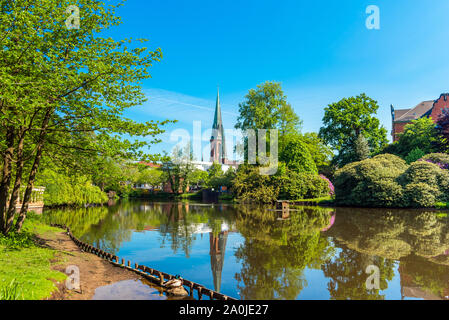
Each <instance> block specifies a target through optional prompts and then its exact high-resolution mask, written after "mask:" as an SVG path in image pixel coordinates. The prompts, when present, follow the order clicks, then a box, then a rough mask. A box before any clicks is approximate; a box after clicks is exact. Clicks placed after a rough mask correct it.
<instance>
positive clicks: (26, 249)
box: [0, 215, 66, 300]
mask: <svg viewBox="0 0 449 320" xmlns="http://www.w3.org/2000/svg"><path fill="white" fill-rule="evenodd" d="M60 231H61V230H60V229H58V228H53V227H50V226H48V225H45V224H44V223H43V222H41V221H40V219H39V218H38V217H37V216H34V215H31V217H30V219H27V220H26V221H25V225H24V230H23V232H22V233H21V234H13V235H11V236H8V237H4V236H0V300H17V299H20V300H41V299H46V298H49V297H50V296H51V294H52V292H53V291H54V290H56V289H57V288H56V285H55V282H54V281H57V282H62V281H65V279H66V275H65V274H63V273H61V272H58V271H55V270H52V268H51V266H52V264H54V263H53V262H54V261H55V259H56V258H57V254H58V251H55V250H52V249H49V248H46V247H45V246H44V245H43V244H41V243H39V240H38V238H37V236H38V235H45V237H47V238H51V237H52V235H54V234H55V233H56V232H60Z"/></svg>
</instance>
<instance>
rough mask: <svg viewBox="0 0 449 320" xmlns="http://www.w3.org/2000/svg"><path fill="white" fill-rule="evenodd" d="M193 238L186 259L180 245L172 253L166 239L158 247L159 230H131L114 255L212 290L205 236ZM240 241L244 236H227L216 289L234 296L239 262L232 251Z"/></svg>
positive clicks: (206, 235) (235, 295) (241, 241)
mask: <svg viewBox="0 0 449 320" xmlns="http://www.w3.org/2000/svg"><path fill="white" fill-rule="evenodd" d="M195 237H196V240H195V241H193V245H192V250H191V252H190V255H189V258H186V256H185V253H184V252H183V250H182V249H181V248H180V249H179V250H177V252H176V253H174V252H173V250H172V249H171V247H170V245H171V243H170V242H169V240H168V239H166V243H165V245H164V247H161V235H160V234H159V232H156V231H147V232H135V233H133V236H132V238H131V240H130V241H128V242H124V243H122V246H121V248H120V250H119V252H118V253H117V256H119V257H120V258H124V259H125V260H131V261H132V262H133V263H134V262H135V263H139V264H143V265H146V266H148V267H151V268H154V269H157V270H161V271H164V272H166V273H169V274H173V275H176V274H180V275H182V277H183V278H185V279H188V280H191V281H194V282H197V283H199V284H202V285H204V286H206V287H208V288H211V289H213V288H214V283H213V278H212V271H211V265H210V255H209V251H210V244H209V235H208V234H198V235H196V236H195ZM243 242H244V238H243V237H242V236H241V235H240V234H238V233H230V234H229V236H228V241H227V246H226V252H225V260H224V266H223V271H222V280H221V290H220V291H221V292H222V293H224V294H228V295H230V296H234V297H238V295H237V292H236V289H235V288H236V286H237V281H236V280H235V279H234V275H235V273H238V272H239V271H240V264H239V263H238V262H237V260H236V258H235V256H234V254H233V253H234V248H236V247H237V246H238V245H239V244H241V243H243Z"/></svg>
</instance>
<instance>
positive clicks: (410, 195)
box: [404, 182, 440, 208]
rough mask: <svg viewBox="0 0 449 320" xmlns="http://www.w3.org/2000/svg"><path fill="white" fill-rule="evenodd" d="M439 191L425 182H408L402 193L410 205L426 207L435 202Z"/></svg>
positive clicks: (431, 205) (433, 204)
mask: <svg viewBox="0 0 449 320" xmlns="http://www.w3.org/2000/svg"><path fill="white" fill-rule="evenodd" d="M439 193H440V191H439V190H438V188H437V187H435V186H431V185H428V184H427V183H422V182H420V183H410V184H407V185H406V186H405V190H404V194H405V197H406V201H407V203H408V204H409V206H410V207H416V208H428V207H433V206H435V204H436V200H437V199H438V195H439Z"/></svg>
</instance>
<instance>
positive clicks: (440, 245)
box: [323, 208, 449, 299]
mask: <svg viewBox="0 0 449 320" xmlns="http://www.w3.org/2000/svg"><path fill="white" fill-rule="evenodd" d="M337 217H338V219H337V220H336V222H335V224H334V226H333V227H332V228H331V229H330V230H329V231H328V232H326V233H325V234H326V235H328V236H331V237H333V238H334V241H335V243H336V245H338V246H339V247H340V246H341V247H342V248H343V249H342V251H341V252H340V255H339V256H338V257H337V258H335V259H334V260H333V261H332V262H329V263H327V264H326V265H324V266H323V271H324V273H325V274H326V276H328V277H330V278H331V279H330V282H329V284H328V286H329V291H330V293H331V296H332V298H334V299H382V298H383V296H381V295H379V294H378V293H377V292H375V291H371V292H369V291H368V290H366V289H365V281H366V279H367V276H368V275H367V274H365V268H366V266H367V265H368V264H373V265H376V266H378V267H379V268H380V270H381V289H385V288H386V284H387V282H386V281H387V280H390V279H391V275H392V272H393V271H392V270H393V261H392V260H390V259H394V260H400V262H399V272H400V275H401V285H402V286H406V287H407V288H409V289H410V288H414V289H413V290H411V291H410V292H412V291H413V292H415V293H416V292H420V291H419V290H421V289H422V290H424V291H425V292H431V293H433V294H435V295H437V296H440V297H443V293H444V292H446V291H445V290H446V289H445V288H447V287H449V286H448V284H449V283H448V278H447V277H446V276H445V274H448V271H449V269H448V267H446V266H438V265H436V264H434V263H432V262H436V263H440V264H449V250H448V249H449V232H448V231H449V229H448V228H449V225H448V223H447V222H448V219H447V217H446V216H445V215H440V214H438V212H433V211H428V210H427V211H423V210H388V211H385V210H379V209H345V208H339V209H337ZM416 288H419V290H418V289H416ZM402 289H403V291H404V290H405V289H404V287H403V288H402ZM415 289H416V290H415Z"/></svg>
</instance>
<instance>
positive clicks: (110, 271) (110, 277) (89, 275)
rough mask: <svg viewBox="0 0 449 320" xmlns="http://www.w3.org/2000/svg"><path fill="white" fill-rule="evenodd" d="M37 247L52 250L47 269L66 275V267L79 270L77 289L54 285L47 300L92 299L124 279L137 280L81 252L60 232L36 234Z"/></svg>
mask: <svg viewBox="0 0 449 320" xmlns="http://www.w3.org/2000/svg"><path fill="white" fill-rule="evenodd" d="M37 237H38V239H39V243H40V245H43V246H45V247H48V248H49V249H52V250H55V251H56V254H55V259H54V260H53V261H52V262H51V265H50V268H51V269H52V270H56V271H59V272H61V273H64V274H66V269H67V267H68V266H76V267H78V268H79V275H80V290H68V289H67V288H66V285H65V281H63V282H58V283H55V285H56V287H57V289H56V290H55V291H53V292H52V295H51V297H50V298H48V299H49V300H91V299H92V298H93V297H94V295H95V290H96V289H97V288H99V287H103V286H106V285H110V284H113V283H116V282H120V281H125V280H140V279H142V277H140V276H138V275H137V274H135V273H133V272H131V271H129V270H126V269H123V268H120V267H116V266H113V265H112V264H110V263H108V262H107V261H104V260H103V259H101V258H99V257H97V256H96V255H94V254H90V253H87V252H83V251H81V250H80V249H79V248H78V246H77V245H76V244H75V243H74V242H73V241H72V239H70V237H69V236H68V235H67V234H66V232H64V231H63V230H61V231H60V232H55V233H52V234H51V235H50V234H44V235H37Z"/></svg>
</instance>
